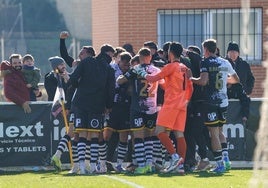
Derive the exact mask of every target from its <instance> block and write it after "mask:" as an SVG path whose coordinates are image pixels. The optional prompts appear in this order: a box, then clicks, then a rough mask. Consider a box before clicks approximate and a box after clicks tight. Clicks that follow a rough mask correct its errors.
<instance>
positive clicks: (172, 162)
mask: <svg viewBox="0 0 268 188" xmlns="http://www.w3.org/2000/svg"><path fill="white" fill-rule="evenodd" d="M181 163H183V159H182V158H180V157H179V155H178V154H173V155H172V156H171V160H170V164H169V166H168V167H167V168H165V169H164V170H162V171H161V172H163V173H168V172H171V171H172V170H174V169H175V168H177V166H179V165H180V164H181Z"/></svg>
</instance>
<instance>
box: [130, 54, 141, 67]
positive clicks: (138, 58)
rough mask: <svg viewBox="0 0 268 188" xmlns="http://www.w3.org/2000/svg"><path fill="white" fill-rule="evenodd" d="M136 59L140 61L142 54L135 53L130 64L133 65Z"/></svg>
mask: <svg viewBox="0 0 268 188" xmlns="http://www.w3.org/2000/svg"><path fill="white" fill-rule="evenodd" d="M135 61H137V62H139V63H140V56H139V55H135V56H134V57H132V59H131V60H130V64H131V65H132V64H133V63H134V62H135Z"/></svg>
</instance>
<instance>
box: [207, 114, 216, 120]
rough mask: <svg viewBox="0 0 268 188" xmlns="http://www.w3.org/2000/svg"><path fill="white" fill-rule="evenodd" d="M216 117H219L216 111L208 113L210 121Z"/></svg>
mask: <svg viewBox="0 0 268 188" xmlns="http://www.w3.org/2000/svg"><path fill="white" fill-rule="evenodd" d="M216 117H217V114H216V113H215V112H212V113H209V114H208V119H209V121H215V120H216Z"/></svg>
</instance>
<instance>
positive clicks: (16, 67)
mask: <svg viewBox="0 0 268 188" xmlns="http://www.w3.org/2000/svg"><path fill="white" fill-rule="evenodd" d="M21 60H22V57H21V55H20V54H12V55H11V56H10V57H9V62H8V61H3V62H2V63H1V68H0V70H1V76H2V77H3V78H4V94H5V97H6V98H7V100H8V101H11V102H14V103H15V104H17V105H19V106H21V107H22V108H23V110H24V112H25V113H30V112H31V107H30V106H29V100H30V94H29V89H28V88H27V87H26V82H25V80H24V76H23V73H22V71H21V70H22V62H21Z"/></svg>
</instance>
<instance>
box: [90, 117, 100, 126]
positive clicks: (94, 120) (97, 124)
mask: <svg viewBox="0 0 268 188" xmlns="http://www.w3.org/2000/svg"><path fill="white" fill-rule="evenodd" d="M99 124H100V122H99V120H98V119H92V120H91V121H90V126H91V127H92V128H97V127H98V126H99Z"/></svg>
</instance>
